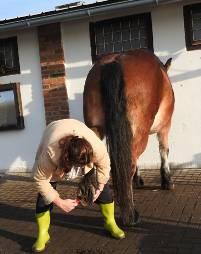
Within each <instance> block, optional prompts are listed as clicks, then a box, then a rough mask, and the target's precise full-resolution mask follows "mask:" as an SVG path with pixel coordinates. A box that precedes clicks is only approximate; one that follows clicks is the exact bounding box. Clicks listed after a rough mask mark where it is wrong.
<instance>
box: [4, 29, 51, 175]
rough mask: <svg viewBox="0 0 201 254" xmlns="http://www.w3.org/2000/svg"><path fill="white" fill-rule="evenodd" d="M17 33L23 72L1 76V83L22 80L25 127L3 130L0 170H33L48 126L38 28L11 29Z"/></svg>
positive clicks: (13, 34)
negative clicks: (40, 142) (40, 141)
mask: <svg viewBox="0 0 201 254" xmlns="http://www.w3.org/2000/svg"><path fill="white" fill-rule="evenodd" d="M0 36H1V38H2V37H3V38H7V37H11V36H17V38H18V50H19V61H20V69H21V74H17V75H9V76H3V77H0V83H2V84H6V83H10V82H20V84H21V86H20V90H21V98H22V107H23V115H24V122H25V129H23V130H9V131H1V132H0V144H1V145H0V154H1V160H0V172H1V171H4V172H5V171H15V172H16V171H20V172H22V171H27V170H30V169H31V167H32V165H33V161H34V156H35V152H36V149H37V146H38V143H39V140H40V137H41V135H42V132H43V130H44V128H45V125H46V124H45V114H44V106H43V105H44V104H43V97H42V86H41V72H40V65H39V63H40V62H39V49H38V39H37V31H36V30H35V29H30V30H24V31H20V32H17V33H8V34H4V35H3V36H2V35H0Z"/></svg>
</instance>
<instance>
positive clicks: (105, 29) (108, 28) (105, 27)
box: [104, 24, 112, 34]
mask: <svg viewBox="0 0 201 254" xmlns="http://www.w3.org/2000/svg"><path fill="white" fill-rule="evenodd" d="M111 32H112V26H111V24H108V25H105V26H104V34H106V33H111Z"/></svg>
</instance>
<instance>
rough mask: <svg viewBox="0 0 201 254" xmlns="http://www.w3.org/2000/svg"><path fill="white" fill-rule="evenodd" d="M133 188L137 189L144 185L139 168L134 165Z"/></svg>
mask: <svg viewBox="0 0 201 254" xmlns="http://www.w3.org/2000/svg"><path fill="white" fill-rule="evenodd" d="M133 183H134V188H136V189H139V188H142V187H144V180H143V178H142V177H141V175H140V169H139V167H138V166H136V170H135V175H134V178H133Z"/></svg>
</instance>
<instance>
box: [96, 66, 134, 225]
mask: <svg viewBox="0 0 201 254" xmlns="http://www.w3.org/2000/svg"><path fill="white" fill-rule="evenodd" d="M100 82H101V92H102V101H103V107H104V111H105V133H106V140H107V145H108V148H109V152H110V158H111V171H112V180H113V188H114V192H115V196H116V199H117V202H118V204H119V206H120V212H121V216H122V219H123V222H124V223H125V224H127V223H129V220H130V219H131V218H132V217H133V212H134V203H133V192H132V179H131V178H132V177H131V176H132V172H131V171H132V160H131V142H132V129H131V125H130V122H129V120H128V117H127V106H126V96H125V89H124V87H125V85H124V78H123V72H122V69H121V66H120V64H119V63H117V62H111V63H107V64H105V65H102V66H101V80H100Z"/></svg>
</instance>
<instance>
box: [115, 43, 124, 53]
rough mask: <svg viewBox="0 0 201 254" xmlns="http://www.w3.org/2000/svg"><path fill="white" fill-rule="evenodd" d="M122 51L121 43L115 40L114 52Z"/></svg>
mask: <svg viewBox="0 0 201 254" xmlns="http://www.w3.org/2000/svg"><path fill="white" fill-rule="evenodd" d="M121 51H122V44H121V43H119V42H116V43H115V44H114V52H121Z"/></svg>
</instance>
